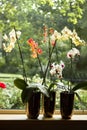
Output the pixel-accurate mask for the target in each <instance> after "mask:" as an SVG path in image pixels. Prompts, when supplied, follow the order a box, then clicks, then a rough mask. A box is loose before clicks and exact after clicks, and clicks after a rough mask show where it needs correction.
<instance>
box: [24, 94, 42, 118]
mask: <svg viewBox="0 0 87 130" xmlns="http://www.w3.org/2000/svg"><path fill="white" fill-rule="evenodd" d="M40 95H41V93H40V92H34V93H33V95H32V97H31V98H30V100H29V101H28V102H27V111H26V114H27V117H28V118H29V119H37V117H38V116H39V113H40Z"/></svg>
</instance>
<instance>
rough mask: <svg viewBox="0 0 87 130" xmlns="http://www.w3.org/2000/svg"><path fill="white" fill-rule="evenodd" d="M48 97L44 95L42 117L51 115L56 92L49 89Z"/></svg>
mask: <svg viewBox="0 0 87 130" xmlns="http://www.w3.org/2000/svg"><path fill="white" fill-rule="evenodd" d="M49 95H50V96H49V97H46V96H44V117H48V118H50V117H52V116H53V113H54V109H55V97H56V92H55V91H51V92H50V94H49Z"/></svg>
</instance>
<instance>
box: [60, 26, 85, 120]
mask: <svg viewBox="0 0 87 130" xmlns="http://www.w3.org/2000/svg"><path fill="white" fill-rule="evenodd" d="M61 34H62V38H63V39H64V38H65V39H64V40H68V41H69V42H70V50H69V51H68V52H67V54H66V56H67V61H68V62H69V64H68V65H69V66H68V69H69V68H70V73H69V71H67V70H66V69H65V68H66V66H65V68H64V71H63V78H62V80H61V82H58V83H57V85H58V89H62V90H63V91H62V92H61V93H60V112H61V116H62V118H63V119H70V118H71V116H72V111H73V104H74V95H76V96H77V97H78V99H79V100H80V102H81V103H83V102H82V101H81V99H80V96H79V95H78V93H77V92H76V90H78V89H84V88H85V90H86V89H87V80H85V81H82V82H76V81H75V79H74V78H73V75H74V74H75V75H76V73H74V68H73V63H74V61H75V60H79V57H80V51H79V50H78V46H84V45H86V43H85V41H84V40H81V39H80V37H79V36H78V35H77V33H76V31H75V30H73V31H71V30H70V29H68V28H67V27H65V28H64V29H63V30H62V31H61ZM66 73H67V75H68V76H69V77H68V78H67V76H66ZM68 73H69V74H68ZM66 83H67V84H66Z"/></svg>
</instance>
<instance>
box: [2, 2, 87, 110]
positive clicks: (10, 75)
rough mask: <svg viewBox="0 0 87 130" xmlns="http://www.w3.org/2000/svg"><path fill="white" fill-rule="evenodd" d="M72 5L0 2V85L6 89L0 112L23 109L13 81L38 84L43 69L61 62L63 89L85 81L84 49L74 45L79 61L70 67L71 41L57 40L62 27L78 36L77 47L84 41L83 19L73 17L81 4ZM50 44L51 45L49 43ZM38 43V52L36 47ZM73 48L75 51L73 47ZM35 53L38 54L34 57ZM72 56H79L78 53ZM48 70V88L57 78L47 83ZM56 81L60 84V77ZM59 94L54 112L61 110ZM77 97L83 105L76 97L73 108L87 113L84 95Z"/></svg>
mask: <svg viewBox="0 0 87 130" xmlns="http://www.w3.org/2000/svg"><path fill="white" fill-rule="evenodd" d="M78 3H79V2H78ZM73 4H74V7H75V9H76V10H74V9H73V11H71V8H68V10H67V7H69V6H70V7H71V6H72V5H73ZM73 4H72V2H68V3H67V1H65V2H64V1H63V2H60V1H59V0H51V1H49V0H44V1H39V0H36V1H33V0H17V1H15V0H2V1H1V0H0V7H1V9H0V82H4V83H5V84H6V86H7V87H6V89H2V88H0V109H24V108H25V105H24V104H23V103H22V100H21V92H22V91H21V90H20V89H18V88H17V87H16V86H15V85H14V80H15V79H16V78H23V77H26V76H27V79H28V81H29V83H31V82H41V81H42V77H43V75H44V72H45V70H46V67H47V66H50V67H52V66H51V64H52V63H54V62H55V63H56V64H59V63H60V61H61V60H62V61H63V62H64V64H65V69H64V71H63V75H62V76H63V79H65V80H66V82H65V81H64V80H63V81H64V83H65V84H66V86H68V82H67V81H68V80H72V83H74V84H77V83H79V82H81V81H85V80H87V73H86V71H87V60H86V59H87V54H86V53H87V47H86V45H85V46H83V45H82V46H78V45H76V48H77V49H78V50H79V51H80V56H79V58H78V57H77V55H76V57H75V59H74V60H73V59H72V61H71V62H72V66H71V64H70V59H69V58H70V56H71V54H72V53H71V54H69V55H68V58H67V52H68V51H69V50H70V49H71V41H70V40H67V39H66V40H65V41H64V39H63V40H60V37H61V34H63V32H62V30H63V29H64V27H68V28H69V29H70V30H71V31H73V29H75V30H76V32H77V34H78V35H79V38H78V39H76V43H77V44H78V41H79V42H81V41H80V40H81V39H83V40H85V41H87V39H86V36H85V35H83V33H84V34H85V33H86V30H84V29H83V30H80V29H79V28H85V27H83V26H82V25H81V23H83V22H84V19H79V20H78V18H77V15H75V13H77V14H78V16H79V17H80V15H81V14H80V11H79V12H78V8H77V7H76V5H80V4H81V3H79V4H76V3H75V2H74V3H73ZM72 8H73V6H72ZM79 8H81V7H79ZM84 8H86V5H84V6H82V8H81V11H82V9H84ZM74 11H76V12H74ZM69 12H70V13H69ZM72 16H73V18H72ZM83 16H84V17H85V13H83ZM68 17H69V18H68ZM84 26H85V25H84ZM12 29H15V32H16V33H15V34H14V35H16V39H15V38H14V37H13V33H12V32H11V31H12ZM17 31H20V32H21V35H20V37H19V35H17ZM55 31H58V32H59V33H58V34H56V33H57V32H56V33H55V35H58V38H57V42H56V44H57V46H56V48H54V46H55V42H54V37H51V38H50V36H51V35H52V34H53V32H55ZM10 32H11V33H12V35H11V33H10ZM76 32H75V31H74V37H75V36H77V34H76ZM9 33H10V34H9ZM69 33H70V32H69ZM5 34H6V35H7V36H8V39H9V40H8V39H7V37H6V35H5ZM66 35H67V32H66ZM3 36H4V37H3ZM55 37H56V36H55ZM80 37H81V39H80ZM30 38H32V39H33V43H34V46H32V45H29V41H28V40H29V39H30ZM49 38H50V39H49ZM52 38H53V39H52ZM63 38H64V37H63ZM65 38H67V36H65ZM51 40H53V41H52V42H51V43H50V41H51ZM74 41H75V40H74V39H73V42H74ZM37 43H38V45H39V47H41V48H39V47H38V45H37ZM50 44H51V48H50V46H49V45H50ZM30 47H31V48H30ZM72 47H73V48H75V44H73V46H72ZM36 49H37V50H38V51H37V53H36ZM52 49H53V50H52ZM31 50H32V51H31ZM6 51H7V52H6ZM52 51H53V52H52ZM32 52H33V53H32ZM51 52H52V57H51ZM75 52H76V53H77V54H78V51H75ZM32 54H33V55H32ZM39 54H41V55H39ZM31 55H32V56H33V57H32V56H31ZM37 55H38V56H40V57H39V58H40V59H39V58H38V57H37V58H36V57H35V56H37ZM49 57H50V58H51V59H50V60H49ZM40 60H41V62H40ZM48 61H49V62H48ZM41 66H42V67H41ZM50 67H47V69H48V71H47V73H46V76H47V79H46V81H47V83H48V84H50V82H51V81H52V80H55V78H56V77H51V80H49V77H50V76H49V75H50V74H49V71H50V70H49V68H50ZM42 70H43V71H42ZM72 70H73V71H72ZM56 73H57V71H56ZM25 80H26V79H25ZM44 81H45V79H44ZM57 81H58V82H60V81H61V80H60V77H58V79H57ZM60 91H61V89H59V88H58V91H57V94H56V109H59V108H60V103H59V101H60ZM77 93H78V94H79V95H80V98H81V100H82V101H79V100H80V98H79V97H77V96H75V104H74V108H75V109H87V107H84V106H82V104H83V103H84V102H87V94H86V93H87V91H86V90H77ZM41 103H42V102H41ZM81 103H82V104H81Z"/></svg>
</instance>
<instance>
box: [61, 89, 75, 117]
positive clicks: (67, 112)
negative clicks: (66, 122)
mask: <svg viewBox="0 0 87 130" xmlns="http://www.w3.org/2000/svg"><path fill="white" fill-rule="evenodd" d="M74 95H75V93H74V92H67V91H64V92H61V93H60V113H61V116H62V119H70V118H71V117H72V113H73V105H74Z"/></svg>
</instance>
